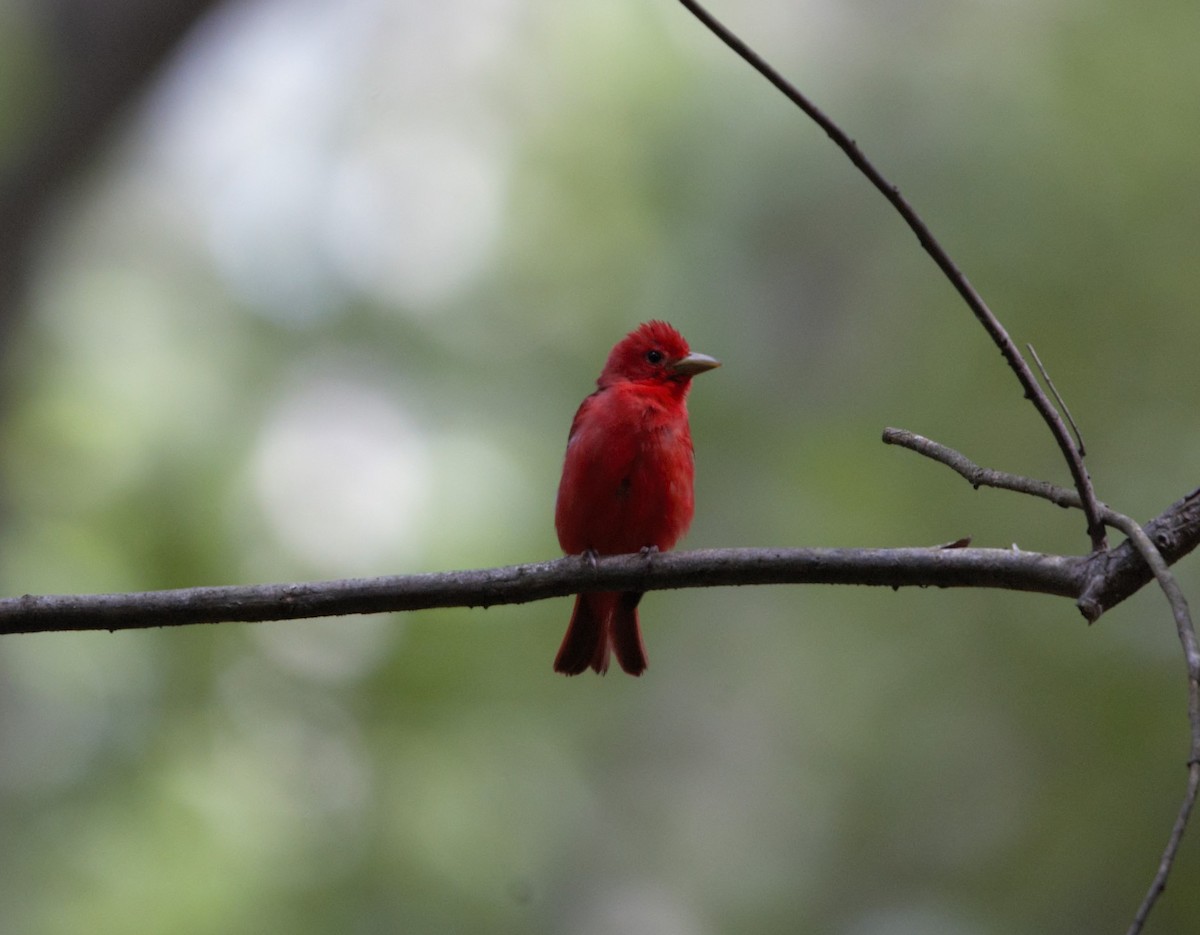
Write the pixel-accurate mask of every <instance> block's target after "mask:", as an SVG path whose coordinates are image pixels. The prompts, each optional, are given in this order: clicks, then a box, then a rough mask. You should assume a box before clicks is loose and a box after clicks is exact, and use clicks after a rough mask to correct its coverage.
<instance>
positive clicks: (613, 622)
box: [554, 321, 719, 675]
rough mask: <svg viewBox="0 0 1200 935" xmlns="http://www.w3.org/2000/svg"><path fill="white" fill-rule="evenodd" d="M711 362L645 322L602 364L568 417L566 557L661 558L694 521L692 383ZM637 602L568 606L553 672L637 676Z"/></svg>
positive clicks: (580, 600) (616, 595)
mask: <svg viewBox="0 0 1200 935" xmlns="http://www.w3.org/2000/svg"><path fill="white" fill-rule="evenodd" d="M717 366H719V364H718V362H717V361H716V360H714V359H713V358H711V357H708V356H706V355H704V354H693V353H692V352H691V350H690V349H689V348H688V343H687V341H685V340H684V339H683V335H681V334H680V333H679V332H678V331H676V330H675V329H674V328H672V327H671V326H670V325H668V324H667V323H666V322H663V321H650V322H646V323H645V324H644V325H641V326H640V327H639V328H637V329H635V330H634V331H631V332H630V333H629V334H627V335H626V336H625V337H624V338H623V339H622V340H621V341H620V342H618V344H617V345H616V347H614V348H613V349H612V353H610V354H609V356H608V362H607V363H606V364H605V365H604V370H603V371H602V372H601V373H600V379H598V380H597V381H596V386H597V387H598V389H597V390H596V391H595V392H594V393H592V395H591V396H589V397H587V399H585V400H584V401H583V403H582V404H581V405H580V407H579V411H578V412H576V413H575V419H574V421H573V422H572V423H571V433H570V435H569V436H568V438H567V453H566V457H565V458H564V460H563V474H562V481H561V482H560V483H559V486H558V502H557V505H556V507H555V511H554V525H555V528H556V529H557V530H558V542H559V545H561V546H562V548H563V551H564V552H566V553H567V554H569V555H578V554H581V553H593V554H595V555H620V554H623V553H626V552H638V551H641V550H643V549H658V550H659V551H661V552H665V551H667V550H668V549H670V548H671V547H672V546H674V545H675V543H676V542H677V541H679V539H680V537H682V536H683V534H684V533H685V532H686V531H687V528H688V525H689V524H690V523H691V521H692V512H693V508H694V502H693V496H692V477H693V460H692V436H691V432H690V430H689V429H688V417H687V403H686V400H687V394H688V390H689V389H690V387H691V380H692V377H693V376H695V375H696V374H698V373H703V372H704V371H706V370H711V369H712V368H713V367H717ZM641 597H642V595H641V593H640V592H635V591H630V592H612V591H609V592H592V593H584V594H579V595H577V596H576V598H575V609H574V612H573V613H572V614H571V623H570V626H568V627H567V634H566V636H565V637H564V638H563V643H562V647H561V648H560V649H559V651H558V657H557V658H556V659H555V660H554V670H555V671H556V672H563V673H565V674H567V675H577V674H579V673H580V672H582V671H584V670H585V669H587V668H588V667H589V666H590V667H591V668H593V669H595V670H596V671H597V672H599V673H602V674H603V673H604V672H605V671H607V669H608V659H609V653H610V651H615V652H616V656H617V662H619V663H620V665H621V668H622V669H624V670H625V671H626V672H628V673H630V674H631V675H641V674H642V672H643V671H645V668H646V650H645V647H644V646H643V645H642V634H641V629H640V627H639V625H638V614H637V605H638V601H639V600H641Z"/></svg>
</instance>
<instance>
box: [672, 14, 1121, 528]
mask: <svg viewBox="0 0 1200 935" xmlns="http://www.w3.org/2000/svg"><path fill="white" fill-rule="evenodd" d="M679 2H680V3H681V4H683V6H684V7H686V8H687V9H688V11H690V12H691V13H692V15H693V16H695V17H696V18H697V19H698V20H700V22H701V23H703V24H704V25H705V26H706V27H707V28H708V29H709V30H710V31H711V32H712V33H713V34H714V35H715V36H716V37H717V38H718V39H720V40H721V41H722V42H723V43H725V45H727V46H728V47H729V48H730V49H732V50H733V51H734V52H735V53H736V54H737V55H738V56H739V57H740V58H742V59H743V60H744V61H745V62H746V63H747V64H748V65H750V67H751V68H753V69H754V70H755V71H757V72H758V73H759V74H760V75H762V76H763V77H764V78H766V79H767V81H769V82H770V83H771V84H772V85H774V87H775V88H776V89H778V90H779V91H780V92H781V93H782V94H783V95H784V96H785V97H787V99H788V100H790V101H791V102H792V103H793V104H795V105H796V106H797V107H799V108H800V109H801V110H802V111H803V112H804V113H805V114H807V115H808V116H809V117H810V118H811V119H812V120H813V121H815V122H816V123H817V125H818V126H820V127H821V129H822V130H824V131H825V133H826V134H827V135H828V136H829V138H830V139H831V140H833V142H834V144H835V145H836V146H837V147H838V148H839V149H840V150H841V151H842V152H843V153H845V154H846V156H847V158H849V160H850V161H851V162H852V163H853V164H854V165H855V167H856V168H857V169H858V170H859V171H860V172H862V174H863V175H865V176H866V177H867V179H868V180H869V181H870V182H871V184H872V185H874V186H875V187H876V188H877V189H878V190H879V191H880V192H881V193H882V194H883V196H884V197H885V198H886V199H887V200H888V201H889V202H890V203H891V204H892V206H893V207H894V208H895V209H896V210H897V211H898V212H899V213H900V216H901V217H902V218H904V221H905V223H907V224H908V226H909V228H910V229H911V230H912V232H913V233H914V234H916V235H917V240H918V241H920V244H921V246H922V247H923V248H924V249H925V251H926V252H927V253H928V254H929V255H930V256H931V257H932V258H933V261H934V262H935V263H936V264H937V265H938V267H939V268H940V269H941V271H942V272H943V273H944V274H945V276H946V278H947V279H949V280H950V283H951V284H952V285H953V286H954V288H955V290H956V291H957V292H958V294H959V295H960V296H962V298H963V301H965V302H966V303H967V306H968V307H969V308H970V309H971V311H972V312H973V313H974V315H975V317H976V318H977V319H978V320H979V323H980V324H982V325H983V328H984V330H985V331H987V333H988V335H989V337H991V339H992V341H993V342H995V344H996V346H997V347H999V348H1000V353H1001V354H1002V355H1003V356H1004V359H1005V360H1006V361H1007V362H1008V365H1009V367H1010V368H1012V370H1013V372H1014V373H1015V374H1016V375H1017V379H1018V380H1019V381H1020V383H1021V387H1022V389H1024V391H1025V395H1026V396H1027V397H1028V398H1029V400H1030V402H1032V403H1033V405H1034V407H1035V408H1036V409H1037V411H1038V413H1039V414H1040V415H1041V417H1042V419H1043V421H1045V423H1046V425H1047V426H1048V427H1049V428H1050V432H1051V434H1053V436H1054V440H1055V442H1057V444H1058V447H1059V450H1060V451H1061V452H1062V455H1063V457H1064V458H1065V459H1066V462H1067V467H1068V468H1069V469H1070V471H1071V479H1072V480H1073V481H1074V484H1075V489H1076V490H1077V491H1079V499H1080V502H1081V504H1082V509H1083V512H1084V515H1085V516H1086V517H1087V528H1088V536H1089V537H1090V539H1091V543H1092V549H1093V551H1102V550H1103V549H1105V548H1107V543H1106V542H1105V538H1104V522H1103V521H1102V520H1101V518H1100V508H1099V506H1098V504H1097V502H1096V493H1095V490H1094V489H1093V487H1092V481H1091V478H1089V477H1088V473H1087V469H1086V468H1085V467H1084V465H1083V458H1082V456H1081V455H1080V453H1079V451H1078V450H1077V449H1076V447H1075V442H1074V439H1072V438H1071V433H1070V431H1069V430H1068V428H1067V426H1066V423H1065V422H1064V421H1063V418H1062V416H1061V415H1059V413H1058V410H1057V409H1055V408H1054V404H1053V403H1052V402H1051V401H1050V398H1049V397H1048V396H1047V395H1046V393H1045V392H1044V391H1043V390H1042V388H1041V386H1040V385H1039V384H1038V381H1037V379H1036V378H1035V377H1034V375H1033V371H1032V370H1030V368H1029V364H1028V363H1027V362H1026V360H1025V358H1024V357H1023V356H1022V354H1021V351H1020V350H1019V349H1018V348H1017V345H1016V344H1015V343H1014V342H1013V340H1012V338H1011V337H1009V335H1008V332H1007V331H1006V330H1005V329H1004V326H1003V325H1002V324H1000V321H999V319H997V318H996V316H995V315H993V314H992V311H991V309H990V308H988V306H987V303H986V302H984V301H983V297H982V296H981V295H980V294H979V293H978V292H976V290H975V287H974V286H973V285H971V283H970V282H969V281H968V280H967V277H966V276H965V275H964V274H963V272H962V271H961V270H960V269H959V268H958V266H957V265H955V263H954V261H953V260H952V259H951V258H950V255H949V254H948V253H947V252H946V251H945V250H944V249H943V247H942V245H941V244H940V243H938V241H937V239H936V238H935V237H934V236H933V233H932V232H931V231H930V229H929V227H928V226H927V225H926V224H925V222H924V221H923V220H922V219H921V216H920V215H919V214H917V212H916V210H915V209H914V208H913V207H912V205H910V204H909V203H908V201H907V200H906V199H905V198H904V196H903V195H901V194H900V189H898V188H897V187H896V186H895V185H893V184H892V183H891V182H889V181H888V180H887V179H886V178H884V176H883V174H882V173H881V172H880V171H879V170H878V169H877V168H875V166H874V165H873V164H872V163H871V161H870V160H869V159H867V157H866V156H865V155H864V154H863V152H862V150H861V149H859V148H858V144H857V143H855V142H854V140H852V139H851V138H850V137H849V136H847V135H846V133H845V132H844V131H843V130H842V128H841V127H839V126H838V125H837V124H836V123H834V121H833V120H832V119H831V118H830V117H828V116H827V115H826V114H825V113H824V112H823V111H822V110H821V109H820V108H818V107H817V106H816V105H815V104H813V103H812V101H810V100H809V99H808V98H807V97H805V96H804V95H803V94H802V93H801V92H800V91H799V90H798V89H797V88H796V87H795V86H794V85H792V84H791V83H790V82H789V81H788V80H787V79H786V78H784V77H783V76H782V75H781V74H780V73H779V72H778V71H776V70H775V69H774V68H773V67H772V66H771V65H770V64H768V63H767V61H766V60H765V59H763V58H762V56H760V55H759V54H758V53H757V52H755V51H754V50H753V49H751V48H750V47H749V46H748V45H746V43H745V42H743V41H742V40H741V39H740V38H738V36H737V35H735V34H734V33H733V32H732V31H730V29H729V28H728V27H727V26H725V25H724V24H723V23H721V22H720V21H719V20H718V19H717V18H716V17H714V16H713V15H712V14H711V13H709V12H708V11H707V10H706V9H705V8H704V7H703V6H701V5H700V4H699V3H697V2H696V0H679Z"/></svg>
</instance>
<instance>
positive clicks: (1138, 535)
mask: <svg viewBox="0 0 1200 935" xmlns="http://www.w3.org/2000/svg"><path fill="white" fill-rule="evenodd" d="M1031 350H1032V349H1031ZM1035 357H1036V355H1035ZM1038 364H1039V367H1040V366H1041V362H1040V361H1039V362H1038ZM1042 375H1043V376H1044V377H1045V379H1046V382H1047V383H1049V384H1050V385H1051V387H1053V384H1052V383H1050V377H1049V375H1048V374H1046V372H1045V370H1044V369H1043V371H1042ZM1054 392H1055V395H1056V396H1057V395H1058V391H1057V390H1055V391H1054ZM1059 402H1060V405H1062V406H1063V409H1064V410H1065V409H1066V404H1065V403H1063V402H1062V401H1061V399H1060V400H1059ZM883 440H884V442H885V443H886V444H892V445H901V446H903V447H905V448H908V449H910V450H912V451H915V452H917V453H918V454H922V455H924V456H925V457H927V458H932V459H933V460H934V461H938V462H940V463H942V464H945V465H946V466H948V467H950V468H953V469H954V470H955V471H957V472H958V473H959V474H961V475H962V476H963V477H965V478H966V479H967V480H969V481H970V482H971V484H972V485H973V486H975V487H976V488H977V489H978V488H979V487H981V486H988V487H1000V488H1004V489H1006V490H1016V491H1019V492H1021V493H1028V494H1032V495H1033V496H1037V497H1042V498H1044V499H1046V500H1050V501H1051V502H1053V503H1057V504H1059V505H1060V506H1074V507H1078V506H1080V502H1079V497H1078V496H1077V495H1076V493H1075V492H1074V491H1071V490H1066V489H1065V488H1062V487H1055V486H1054V485H1053V484H1047V483H1045V482H1043V481H1034V480H1030V479H1029V478H1027V477H1019V476H1017V475H1015V474H1006V473H1005V472H1003V471H993V470H989V469H987V468H981V467H979V465H977V464H975V463H974V462H973V461H971V460H970V459H969V458H967V457H965V456H964V455H962V454H960V453H959V452H957V451H954V450H953V449H951V448H947V447H946V446H945V445H940V444H938V443H937V442H935V441H932V440H930V439H928V438H924V437H923V436H921V435H916V434H914V433H912V432H905V431H903V430H901V429H885V430H884V433H883ZM1082 447H1083V443H1082V442H1080V448H1081V449H1082ZM1099 506H1100V516H1101V518H1102V519H1103V521H1104V522H1105V523H1106V524H1108V525H1110V526H1114V527H1116V528H1117V529H1120V530H1121V532H1123V533H1125V535H1126V536H1128V539H1127V541H1126V542H1125V546H1127V547H1128V549H1127V550H1126V553H1125V554H1126V557H1128V556H1132V555H1137V557H1138V558H1139V559H1140V562H1139V564H1140V565H1141V567H1142V568H1143V569H1144V570H1145V572H1146V574H1147V575H1149V576H1151V577H1153V578H1154V579H1155V580H1156V581H1157V582H1158V585H1159V587H1160V588H1161V589H1162V592H1163V594H1164V595H1165V596H1166V598H1167V602H1168V603H1169V604H1170V605H1171V614H1172V616H1173V617H1174V619H1175V631H1176V633H1177V635H1178V637H1179V643H1180V645H1181V646H1182V647H1183V658H1184V663H1185V664H1186V666H1187V674H1188V705H1187V711H1188V724H1189V726H1190V729H1191V742H1190V745H1189V749H1188V760H1187V765H1188V781H1187V786H1186V788H1185V790H1184V794H1183V801H1182V802H1181V803H1180V806H1179V812H1178V814H1177V815H1176V817H1175V823H1174V824H1173V825H1172V826H1171V833H1170V835H1168V837H1167V843H1166V846H1165V847H1164V848H1163V854H1162V858H1161V859H1160V860H1159V863H1158V870H1157V871H1156V872H1155V874H1154V879H1153V880H1152V881H1151V883H1150V887H1149V889H1148V890H1147V891H1146V895H1145V897H1143V899H1142V902H1141V904H1140V905H1139V906H1138V909H1137V912H1135V913H1134V916H1133V921H1132V922H1131V923H1130V925H1129V929H1128V932H1127V935H1138V933H1139V932H1141V931H1142V929H1143V927H1144V926H1145V924H1146V919H1147V918H1148V917H1149V915H1150V911H1151V910H1152V909H1153V908H1154V904H1155V903H1156V902H1157V901H1158V898H1159V897H1160V896H1161V895H1162V893H1163V890H1165V889H1166V886H1167V878H1168V877H1169V876H1170V874H1171V868H1172V866H1173V865H1174V863H1175V857H1176V855H1177V854H1178V853H1179V845H1180V843H1182V841H1183V834H1184V832H1185V831H1186V830H1187V825H1188V820H1189V818H1190V817H1191V814H1192V810H1193V809H1194V808H1195V805H1196V796H1197V794H1198V793H1200V645H1198V644H1197V641H1196V631H1195V628H1194V627H1193V626H1192V616H1191V612H1190V610H1189V609H1188V603H1187V598H1186V597H1185V596H1184V594H1183V590H1182V589H1181V588H1180V587H1179V582H1178V581H1176V580H1175V576H1174V575H1173V574H1171V570H1170V568H1169V567H1168V560H1167V558H1166V556H1165V553H1164V551H1163V550H1162V549H1160V548H1159V547H1158V546H1157V545H1156V544H1155V543H1156V541H1162V542H1163V543H1164V545H1167V546H1173V547H1175V548H1172V552H1175V551H1177V547H1178V543H1179V539H1180V537H1179V535H1178V531H1179V529H1178V527H1175V528H1172V529H1167V528H1161V527H1160V528H1159V529H1158V530H1157V531H1156V533H1155V535H1153V536H1152V535H1151V534H1149V533H1148V531H1147V530H1145V529H1142V527H1141V526H1139V525H1138V524H1137V523H1136V522H1134V520H1133V519H1131V518H1130V517H1128V516H1125V515H1124V514H1122V513H1118V512H1116V511H1115V510H1113V509H1110V508H1109V507H1106V506H1104V505H1103V504H1099ZM1168 512H1173V514H1174V515H1175V517H1176V518H1177V519H1181V520H1182V521H1183V523H1184V524H1190V525H1191V528H1192V534H1193V535H1195V532H1196V528H1197V519H1198V517H1200V491H1192V493H1190V494H1189V495H1188V496H1186V497H1184V498H1183V499H1182V500H1180V501H1178V502H1177V503H1176V504H1174V505H1173V506H1172V507H1171V509H1170V511H1168ZM1164 515H1165V514H1164ZM1160 519H1161V517H1160ZM1156 523H1158V520H1156V521H1155V523H1152V524H1151V526H1154V525H1155V524H1156ZM1194 547H1195V542H1194V541H1192V543H1191V545H1190V546H1187V547H1186V548H1185V551H1184V552H1183V554H1186V553H1187V552H1188V551H1190V550H1191V549H1192V548H1194ZM1118 551H1119V550H1118ZM1107 554H1112V553H1107ZM1107 554H1106V553H1093V559H1094V560H1095V561H1094V564H1095V565H1096V566H1097V567H1096V568H1095V569H1094V573H1093V575H1092V576H1091V578H1090V579H1089V580H1088V581H1087V583H1086V584H1085V585H1084V588H1083V592H1082V593H1081V594H1080V595H1079V599H1078V600H1077V601H1076V605H1077V606H1078V607H1079V609H1080V610H1081V611H1082V612H1083V615H1084V616H1085V617H1087V618H1088V620H1089V621H1094V620H1097V619H1099V617H1100V614H1101V613H1103V605H1102V604H1100V603H1099V602H1098V600H1097V597H1096V595H1097V594H1098V593H1100V592H1102V591H1104V590H1105V589H1106V588H1107V587H1108V586H1109V581H1110V579H1109V577H1108V569H1106V568H1105V567H1104V565H1105V564H1106V559H1107ZM1146 580H1149V578H1147V579H1146ZM1143 583H1144V582H1143ZM1140 586H1141V585H1139V587H1140Z"/></svg>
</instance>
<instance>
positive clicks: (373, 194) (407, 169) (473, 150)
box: [327, 127, 504, 311]
mask: <svg viewBox="0 0 1200 935" xmlns="http://www.w3.org/2000/svg"><path fill="white" fill-rule="evenodd" d="M503 181H504V173H503V172H502V169H501V163H500V161H499V160H497V159H495V158H493V157H492V156H491V155H490V154H489V153H488V152H486V151H485V150H484V149H482V148H481V147H479V146H477V145H474V144H473V143H471V142H470V141H468V140H467V139H466V138H465V137H463V136H461V135H459V134H455V133H452V132H450V131H449V130H447V129H444V128H441V129H439V128H435V127H428V128H423V129H417V130H409V131H406V132H404V133H393V134H388V135H381V137H380V138H379V139H376V140H373V141H370V142H369V143H367V144H365V145H362V146H360V147H358V148H357V149H355V150H353V151H351V152H349V153H347V154H346V158H345V159H344V160H343V163H342V165H341V166H340V167H339V171H338V173H337V174H336V176H335V178H334V187H333V191H332V194H331V198H330V219H329V225H328V228H327V232H328V243H329V250H330V253H331V254H332V256H333V258H334V262H335V263H336V266H337V269H338V272H339V273H341V274H342V276H343V277H344V278H345V279H346V280H347V281H348V282H349V283H350V284H351V286H353V287H355V288H357V289H359V290H362V291H364V292H368V293H374V294H376V295H378V296H379V297H380V298H382V299H383V300H384V301H386V302H391V303H399V304H402V305H405V306H407V307H408V308H409V309H410V310H417V311H419V310H421V309H422V308H427V307H429V306H431V305H434V304H436V303H438V302H439V301H441V300H443V299H446V298H448V297H449V296H451V295H452V294H453V293H454V292H455V291H457V290H458V289H460V288H462V287H463V286H465V285H467V284H469V283H470V281H471V280H472V279H473V278H474V277H475V275H476V274H478V273H479V272H480V271H481V270H482V269H483V268H484V267H485V266H486V265H487V262H488V260H489V259H490V257H491V253H492V247H493V245H494V243H495V240H496V235H497V233H498V231H499V229H500V216H501V202H502V194H503Z"/></svg>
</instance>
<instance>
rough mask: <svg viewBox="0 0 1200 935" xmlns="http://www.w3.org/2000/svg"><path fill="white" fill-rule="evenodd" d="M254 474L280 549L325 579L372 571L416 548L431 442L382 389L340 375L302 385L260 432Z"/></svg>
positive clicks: (428, 481) (427, 484) (258, 497)
mask: <svg viewBox="0 0 1200 935" xmlns="http://www.w3.org/2000/svg"><path fill="white" fill-rule="evenodd" d="M252 476H253V484H254V492H255V499H256V500H257V502H258V504H259V506H260V508H261V510H262V513H263V516H264V517H265V519H266V521H267V523H268V525H269V527H270V529H271V531H272V532H273V534H274V535H275V537H276V538H277V539H278V541H279V543H280V545H281V546H282V547H283V548H285V549H287V550H288V551H289V552H291V553H292V554H293V555H294V556H295V557H296V558H298V559H300V560H301V561H303V562H306V563H308V564H310V565H311V566H313V567H315V568H318V569H320V570H321V572H320V573H322V574H326V573H327V574H332V575H339V574H345V575H350V574H367V573H369V571H368V570H369V569H378V568H380V567H381V566H384V565H386V564H395V563H396V562H397V561H398V560H399V559H401V558H411V557H412V556H413V554H414V553H415V552H416V551H417V547H416V538H417V532H418V530H419V529H420V528H421V526H422V524H423V522H424V519H425V514H426V506H425V504H426V501H427V499H428V496H429V491H430V484H431V471H430V465H429V455H428V449H427V443H426V440H425V438H424V436H423V435H422V434H421V433H420V431H419V430H418V429H417V428H416V427H415V426H414V425H413V424H412V423H411V422H409V420H408V419H407V418H406V417H405V415H404V414H403V413H402V412H401V411H400V409H399V408H398V407H397V406H396V404H395V402H394V400H392V399H391V398H390V397H388V396H385V395H384V394H383V393H382V392H380V391H377V390H375V389H373V388H371V387H368V386H365V385H361V384H357V383H353V382H350V381H349V380H337V379H317V380H313V381H312V382H309V383H305V384H303V385H301V386H299V387H298V388H297V389H295V390H294V391H293V392H292V393H291V394H290V395H288V396H287V397H286V398H285V399H284V400H283V402H282V403H281V404H280V406H279V407H278V408H277V409H276V411H275V412H274V414H273V415H272V416H271V417H270V420H269V422H268V424H267V426H266V427H265V429H264V430H263V432H262V435H261V437H260V439H259V442H258V446H257V450H256V451H255V453H254V456H253V461H252Z"/></svg>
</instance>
